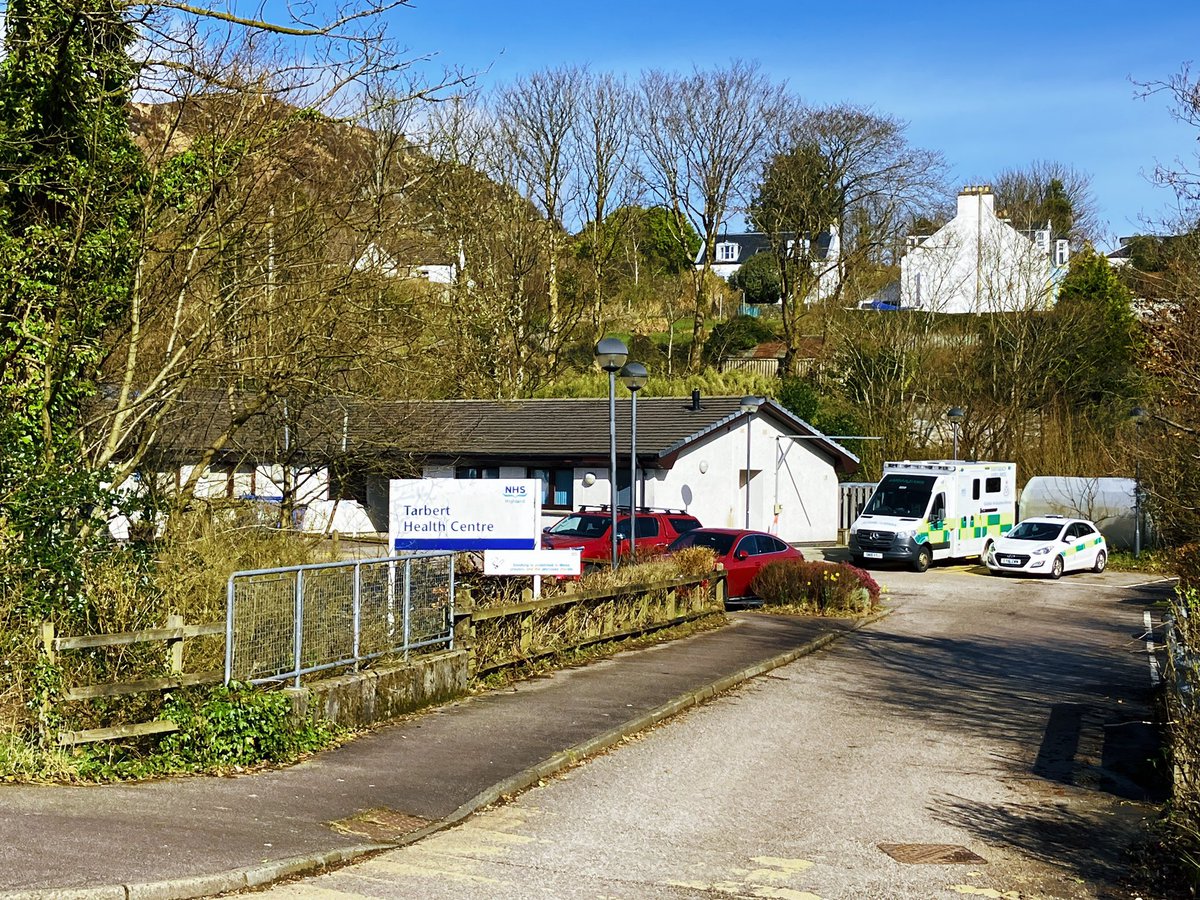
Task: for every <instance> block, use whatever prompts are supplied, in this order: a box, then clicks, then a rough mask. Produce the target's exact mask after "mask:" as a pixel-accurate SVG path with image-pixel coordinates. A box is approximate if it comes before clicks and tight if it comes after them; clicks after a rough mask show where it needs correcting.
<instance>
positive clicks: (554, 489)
mask: <svg viewBox="0 0 1200 900" xmlns="http://www.w3.org/2000/svg"><path fill="white" fill-rule="evenodd" d="M529 477H530V478H540V479H541V481H542V508H543V509H571V508H573V507H574V505H575V470H574V469H530V470H529Z"/></svg>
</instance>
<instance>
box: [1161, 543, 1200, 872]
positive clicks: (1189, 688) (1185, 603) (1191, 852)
mask: <svg viewBox="0 0 1200 900" xmlns="http://www.w3.org/2000/svg"><path fill="white" fill-rule="evenodd" d="M1189 546H1190V547H1191V548H1193V549H1192V551H1191V552H1190V553H1189V554H1188V556H1189V563H1190V565H1191V566H1192V568H1191V570H1190V572H1191V576H1192V577H1193V578H1194V577H1195V575H1196V568H1195V566H1196V560H1197V558H1198V557H1200V554H1197V553H1196V552H1195V548H1197V546H1198V545H1196V544H1191V545H1189ZM1181 549H1183V548H1181ZM1193 584H1194V582H1193ZM1173 606H1174V608H1173V610H1172V612H1173V617H1174V625H1173V640H1172V641H1171V642H1170V644H1169V651H1170V652H1169V653H1168V657H1167V667H1166V679H1165V682H1166V693H1165V699H1166V705H1167V711H1168V716H1167V719H1168V722H1169V723H1170V724H1169V732H1170V752H1171V762H1172V764H1173V769H1174V784H1173V790H1172V798H1171V820H1170V821H1171V824H1172V826H1173V827H1174V831H1175V835H1176V838H1177V840H1178V843H1179V851H1180V856H1181V858H1182V859H1183V860H1184V861H1186V863H1187V864H1188V866H1189V868H1190V871H1191V876H1192V878H1193V879H1196V880H1197V881H1200V588H1198V587H1187V588H1182V587H1181V588H1180V590H1179V592H1178V593H1177V595H1176V598H1175V602H1174V604H1173Z"/></svg>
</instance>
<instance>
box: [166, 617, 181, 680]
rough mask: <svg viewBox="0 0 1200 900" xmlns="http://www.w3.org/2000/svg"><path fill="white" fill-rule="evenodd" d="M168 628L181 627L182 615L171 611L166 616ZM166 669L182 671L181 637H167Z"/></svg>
mask: <svg viewBox="0 0 1200 900" xmlns="http://www.w3.org/2000/svg"><path fill="white" fill-rule="evenodd" d="M167 627H168V628H182V627H183V616H181V615H179V614H178V613H171V614H170V615H169V616H167ZM167 671H169V672H173V673H174V672H182V671H183V638H182V637H178V638H167Z"/></svg>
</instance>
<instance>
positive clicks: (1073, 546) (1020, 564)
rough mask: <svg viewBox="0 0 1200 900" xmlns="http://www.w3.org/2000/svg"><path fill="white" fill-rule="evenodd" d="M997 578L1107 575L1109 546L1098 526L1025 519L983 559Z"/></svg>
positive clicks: (1047, 518)
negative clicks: (1020, 574)
mask: <svg viewBox="0 0 1200 900" xmlns="http://www.w3.org/2000/svg"><path fill="white" fill-rule="evenodd" d="M983 561H984V562H985V563H987V567H988V568H989V569H990V570H991V572H992V574H993V575H1003V574H1004V573H1006V572H1024V573H1027V574H1030V575H1049V576H1050V577H1051V578H1058V577H1059V576H1061V575H1062V573H1063V572H1070V571H1078V570H1080V569H1090V570H1091V571H1093V572H1103V571H1104V567H1105V566H1106V565H1108V544H1106V543H1105V541H1104V535H1102V534H1101V533H1100V532H1099V530H1098V529H1097V528H1096V526H1095V525H1094V524H1092V523H1091V522H1088V521H1087V520H1085V519H1068V518H1066V517H1065V516H1038V517H1036V518H1032V519H1025V520H1024V521H1023V522H1021V523H1020V524H1019V525H1017V526H1016V527H1015V528H1013V529H1012V530H1011V531H1009V532H1008V533H1007V534H1006V535H1004V536H1003V537H1000V538H997V539H996V542H995V543H993V544H992V545H991V547H990V548H989V549H988V550H987V552H985V553H984V555H983Z"/></svg>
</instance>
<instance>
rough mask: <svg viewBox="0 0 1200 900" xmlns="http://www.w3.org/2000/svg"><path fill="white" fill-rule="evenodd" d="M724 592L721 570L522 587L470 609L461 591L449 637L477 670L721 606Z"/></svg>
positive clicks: (660, 624)
mask: <svg viewBox="0 0 1200 900" xmlns="http://www.w3.org/2000/svg"><path fill="white" fill-rule="evenodd" d="M725 591H726V584H725V574H724V573H723V572H714V573H711V574H709V575H704V576H698V577H692V578H678V579H672V580H670V581H662V582H657V583H653V584H647V585H637V586H631V587H625V588H617V589H611V588H610V589H607V590H601V591H588V592H579V593H569V594H564V595H561V596H556V597H543V598H540V599H537V600H535V599H533V596H532V592H531V591H528V590H527V591H525V592H524V595H523V596H524V599H523V600H522V602H520V603H513V604H508V605H504V606H485V607H475V606H473V605H472V604H473V601H472V599H471V598H470V595H469V594H468V593H467V592H465V591H464V592H461V593H460V594H459V597H458V598H457V599H456V603H455V606H456V610H455V631H454V633H455V638H454V640H455V644H456V645H457V646H460V647H465V648H466V649H467V652H468V654H469V656H468V671H470V673H471V674H472V675H478V674H483V673H486V672H490V671H494V670H496V669H500V668H503V667H506V666H511V665H517V664H520V663H525V662H530V661H533V660H536V659H538V658H540V657H546V656H551V655H553V654H556V653H562V652H565V651H570V650H577V649H580V648H583V647H586V646H588V645H590V644H596V643H600V642H602V641H610V640H618V639H620V638H626V637H633V636H636V635H640V634H646V633H648V632H651V631H656V630H658V629H660V628H666V627H669V626H671V625H677V624H680V623H682V622H686V621H689V620H691V619H697V618H700V617H702V616H706V615H710V614H712V613H715V612H719V611H723V610H724V609H725Z"/></svg>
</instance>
